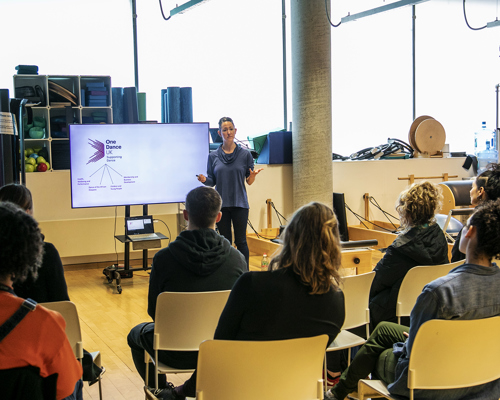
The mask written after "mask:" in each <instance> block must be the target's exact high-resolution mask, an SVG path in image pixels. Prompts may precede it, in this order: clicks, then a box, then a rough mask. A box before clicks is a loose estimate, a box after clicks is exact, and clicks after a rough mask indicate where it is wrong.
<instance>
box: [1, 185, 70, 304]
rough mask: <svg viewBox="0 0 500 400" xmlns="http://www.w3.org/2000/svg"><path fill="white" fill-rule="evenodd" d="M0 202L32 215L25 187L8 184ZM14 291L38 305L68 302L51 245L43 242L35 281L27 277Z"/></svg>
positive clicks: (2, 191) (58, 261) (59, 258)
mask: <svg viewBox="0 0 500 400" xmlns="http://www.w3.org/2000/svg"><path fill="white" fill-rule="evenodd" d="M0 201H10V202H11V203H14V204H17V205H18V206H19V207H21V208H22V209H23V210H24V211H26V212H27V213H28V214H30V215H33V199H32V197H31V192H30V191H29V189H28V188H27V187H26V186H23V185H18V184H10V185H5V186H3V187H1V188H0ZM42 238H43V235H42ZM14 291H15V292H16V294H17V295H18V296H19V297H23V298H28V297H29V298H30V299H33V300H35V301H36V302H38V303H47V302H51V301H64V300H69V295H68V287H67V286H66V280H65V279H64V268H63V265H62V262H61V257H59V253H58V252H57V249H56V248H55V247H54V245H53V244H52V243H47V242H45V241H44V242H43V257H42V265H41V266H40V269H39V270H38V277H37V278H36V280H35V279H34V278H33V277H31V276H28V278H27V279H26V280H25V281H23V282H16V283H15V284H14Z"/></svg>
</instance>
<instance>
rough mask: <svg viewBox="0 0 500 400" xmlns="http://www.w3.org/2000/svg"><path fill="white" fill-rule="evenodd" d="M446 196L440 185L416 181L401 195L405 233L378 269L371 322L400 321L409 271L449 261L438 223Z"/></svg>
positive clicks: (373, 286)
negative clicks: (399, 305) (398, 311)
mask: <svg viewBox="0 0 500 400" xmlns="http://www.w3.org/2000/svg"><path fill="white" fill-rule="evenodd" d="M442 199H443V195H442V193H441V188H440V187H439V185H435V184H433V183H430V182H422V183H414V184H413V185H412V186H410V188H408V189H407V190H404V191H403V192H401V194H400V195H399V199H398V202H397V206H396V210H397V211H398V213H399V216H400V221H401V227H400V229H401V233H400V234H399V236H398V237H397V238H396V239H395V240H394V242H393V243H392V244H391V245H390V246H389V247H388V248H387V251H386V253H385V255H384V257H383V258H382V259H381V260H380V261H379V262H378V264H377V266H376V267H375V269H374V271H375V272H376V275H375V278H374V279H373V283H372V286H371V290H370V323H371V326H372V329H373V328H375V327H376V326H377V325H378V323H379V322H382V321H389V322H396V321H397V318H396V302H397V297H398V293H399V288H400V287H401V282H403V278H404V277H405V275H406V273H407V272H408V271H409V270H410V269H412V268H413V267H416V266H417V265H438V264H446V263H448V262H449V260H448V243H447V242H446V238H445V236H444V233H443V231H442V230H441V228H440V227H439V225H438V224H437V223H436V222H435V219H434V217H435V215H436V213H437V212H438V211H439V209H440V208H441V204H442Z"/></svg>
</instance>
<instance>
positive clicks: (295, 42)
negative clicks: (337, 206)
mask: <svg viewBox="0 0 500 400" xmlns="http://www.w3.org/2000/svg"><path fill="white" fill-rule="evenodd" d="M328 3H330V1H329V0H328ZM329 8H330V7H329ZM291 30H292V32H291V38H292V109H293V123H292V131H293V207H294V209H297V208H299V207H301V206H303V205H304V204H307V203H309V202H311V201H320V202H323V203H325V204H328V205H329V206H330V207H331V206H332V203H333V200H332V192H333V175H332V99H331V97H332V96H331V87H332V84H331V83H332V80H331V39H330V33H331V32H330V24H329V22H328V19H327V16H326V13H325V1H324V0H291Z"/></svg>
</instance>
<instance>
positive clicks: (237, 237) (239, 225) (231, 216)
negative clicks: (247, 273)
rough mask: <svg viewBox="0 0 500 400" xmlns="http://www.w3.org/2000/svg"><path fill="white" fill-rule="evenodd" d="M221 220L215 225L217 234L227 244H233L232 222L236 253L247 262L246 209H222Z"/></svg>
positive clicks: (248, 256)
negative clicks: (217, 230)
mask: <svg viewBox="0 0 500 400" xmlns="http://www.w3.org/2000/svg"><path fill="white" fill-rule="evenodd" d="M221 211H222V218H221V219H220V221H219V222H218V223H217V228H219V233H220V234H221V235H222V236H224V237H225V238H226V239H227V240H229V243H231V244H232V243H233V235H232V233H231V221H232V222H233V230H234V244H235V245H236V248H237V249H238V251H239V252H240V253H241V254H243V256H245V260H247V268H248V262H249V258H250V252H249V250H248V244H247V223H248V208H242V207H222V210H221Z"/></svg>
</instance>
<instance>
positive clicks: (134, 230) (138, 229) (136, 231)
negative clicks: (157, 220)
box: [125, 215, 161, 242]
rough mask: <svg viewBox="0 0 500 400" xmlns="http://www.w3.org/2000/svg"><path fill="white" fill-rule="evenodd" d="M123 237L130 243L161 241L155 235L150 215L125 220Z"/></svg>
mask: <svg viewBox="0 0 500 400" xmlns="http://www.w3.org/2000/svg"><path fill="white" fill-rule="evenodd" d="M125 235H126V236H127V238H128V239H130V240H131V241H132V242H139V241H142V240H154V239H161V238H160V237H159V236H158V235H157V234H156V233H155V228H154V225H153V217H152V216H151V215H142V216H139V217H126V218H125Z"/></svg>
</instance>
